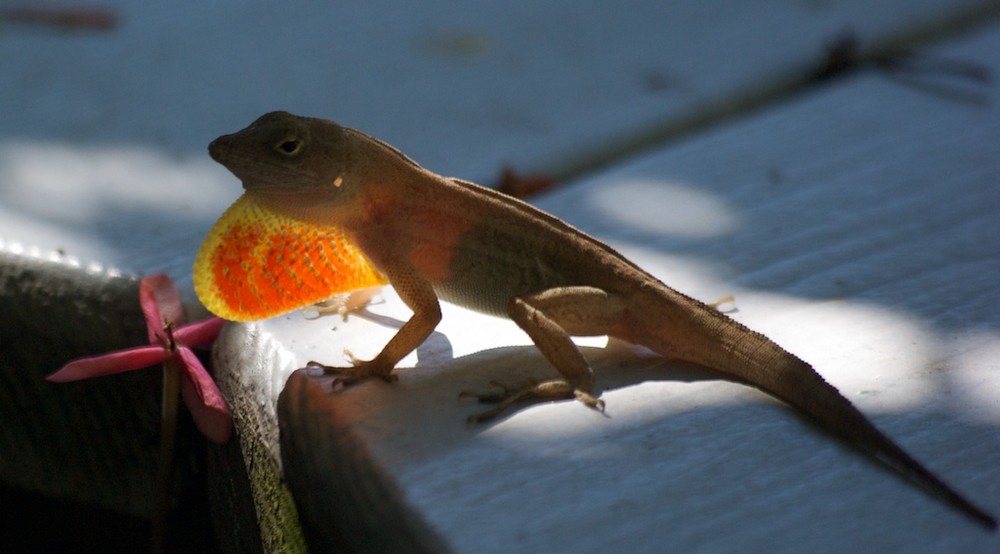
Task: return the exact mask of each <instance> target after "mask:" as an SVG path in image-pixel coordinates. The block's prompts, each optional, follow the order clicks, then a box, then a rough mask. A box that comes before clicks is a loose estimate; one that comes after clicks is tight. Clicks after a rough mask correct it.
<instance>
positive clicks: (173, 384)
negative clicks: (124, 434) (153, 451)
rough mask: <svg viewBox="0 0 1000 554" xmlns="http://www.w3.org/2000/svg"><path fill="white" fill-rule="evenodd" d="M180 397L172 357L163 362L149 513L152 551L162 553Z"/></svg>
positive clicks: (177, 377) (165, 534)
mask: <svg viewBox="0 0 1000 554" xmlns="http://www.w3.org/2000/svg"><path fill="white" fill-rule="evenodd" d="M179 398H180V371H178V369H177V364H175V363H174V360H173V359H172V358H168V359H167V360H166V361H164V362H163V400H162V405H163V409H162V416H161V420H160V455H159V467H158V469H157V472H156V496H155V504H154V507H153V514H152V526H153V532H152V545H151V546H152V548H151V550H152V552H165V551H166V540H167V516H168V515H169V514H170V505H171V502H170V501H171V494H170V493H171V489H172V487H171V484H172V483H173V473H174V472H173V469H174V443H175V441H176V437H177V404H178V401H179Z"/></svg>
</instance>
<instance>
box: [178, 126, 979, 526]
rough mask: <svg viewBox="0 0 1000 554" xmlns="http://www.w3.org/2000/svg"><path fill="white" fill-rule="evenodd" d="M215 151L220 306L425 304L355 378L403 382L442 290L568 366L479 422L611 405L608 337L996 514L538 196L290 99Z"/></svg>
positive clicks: (279, 308) (710, 310)
mask: <svg viewBox="0 0 1000 554" xmlns="http://www.w3.org/2000/svg"><path fill="white" fill-rule="evenodd" d="M208 150H209V155H210V156H211V157H212V158H213V159H214V160H215V161H217V162H219V163H220V164H222V165H223V166H225V167H226V168H227V169H229V170H230V171H231V172H232V173H233V174H234V175H235V176H236V177H237V178H239V179H240V180H241V181H242V184H243V188H244V193H243V194H242V196H240V197H239V199H237V200H236V201H235V202H234V204H233V205H232V206H231V207H230V208H229V209H228V210H227V211H226V212H225V213H224V214H223V215H222V216H221V218H220V219H219V221H218V222H217V223H216V224H215V226H214V227H213V228H212V229H211V230H210V231H209V233H208V235H207V236H206V238H205V240H204V242H203V243H202V246H201V248H200V249H199V251H198V254H197V256H196V259H195V264H194V268H193V274H194V286H195V292H196V294H197V296H198V297H199V299H200V300H201V301H202V303H203V304H204V305H205V307H206V308H208V310H210V311H211V312H213V313H215V314H216V315H218V316H220V317H222V318H225V319H228V320H232V321H252V320H258V319H264V318H267V317H271V316H275V315H278V314H281V313H285V312H288V311H291V310H294V309H298V308H301V307H304V306H307V305H309V304H312V303H316V302H319V301H322V300H324V299H326V298H328V297H330V296H332V295H333V294H335V293H342V292H346V291H351V290H356V289H363V288H366V287H371V286H377V285H381V284H386V283H388V284H391V285H392V287H393V288H394V289H395V291H396V292H397V294H398V295H399V297H400V298H401V299H402V301H403V302H404V303H405V304H406V306H407V307H408V308H409V309H410V310H411V311H412V312H413V314H412V316H411V317H410V319H409V320H407V321H406V322H405V323H404V324H403V325H402V326H401V327H400V328H399V330H398V331H397V332H396V333H395V335H394V336H393V337H392V338H391V339H390V340H389V341H388V343H386V345H385V346H384V347H383V349H382V350H381V352H379V354H377V355H376V356H375V357H374V358H372V359H370V360H359V359H356V358H354V357H353V356H349V359H350V362H351V365H350V366H349V367H340V368H334V367H330V366H322V367H324V369H325V370H326V371H328V372H332V373H336V374H338V375H339V376H341V378H343V379H344V380H345V381H352V380H358V379H364V378H369V377H380V378H382V379H385V380H387V381H391V380H393V378H394V373H393V371H394V369H395V368H396V364H397V363H398V362H399V361H400V360H401V359H402V358H403V357H404V356H406V355H407V354H409V353H410V352H412V351H413V350H415V349H416V348H417V347H418V346H419V345H420V344H421V343H423V341H424V340H425V339H427V337H428V336H429V335H430V334H431V332H432V331H433V330H434V329H435V327H436V326H437V324H438V322H439V321H440V320H441V308H440V303H439V302H440V300H444V301H447V302H451V303H454V304H457V305H459V306H463V307H466V308H470V309H472V310H476V311H479V312H483V313H486V314H491V315H496V316H500V317H507V318H509V319H511V320H513V322H514V323H516V324H517V325H518V326H519V327H520V328H521V329H523V330H524V331H525V332H526V333H527V335H528V336H529V337H530V338H531V340H532V341H533V342H534V344H535V345H536V346H537V347H538V349H539V350H540V351H541V353H542V354H543V356H544V357H545V358H546V359H547V360H548V361H549V362H550V363H551V365H552V366H553V367H554V368H555V369H556V370H557V371H558V373H559V377H558V378H553V379H548V380H544V381H541V382H536V383H532V384H529V385H528V386H526V387H524V388H520V389H515V390H511V391H506V390H505V391H503V392H499V393H495V394H486V395H482V396H480V400H483V401H484V402H492V403H495V407H494V408H493V409H492V410H489V411H487V412H484V413H482V414H479V415H476V416H472V418H471V419H472V420H473V421H484V420H486V419H489V418H491V417H494V416H496V415H498V414H499V413H501V412H502V411H504V410H506V409H507V408H509V407H510V406H511V405H513V404H515V403H519V402H526V401H544V400H556V399H574V398H575V399H576V400H578V401H580V402H582V403H583V404H585V405H586V406H589V407H591V408H594V409H597V410H601V411H603V410H604V401H603V400H601V399H600V398H599V397H597V396H595V392H594V375H593V372H592V370H591V368H590V366H589V365H588V362H587V361H586V359H585V358H584V356H583V355H582V353H581V351H580V350H579V349H578V348H577V347H576V345H575V344H574V343H573V342H572V340H571V337H572V336H609V337H613V338H616V339H621V340H624V341H627V342H629V343H633V344H637V345H641V346H644V347H646V348H649V349H651V350H652V351H654V352H655V353H657V354H659V355H661V356H663V357H665V358H668V359H672V360H679V361H684V362H689V363H694V364H698V365H701V366H705V367H708V368H711V369H713V370H716V371H720V372H722V373H724V374H726V375H729V376H731V377H733V378H735V379H736V380H738V381H741V382H743V383H746V384H750V385H752V386H754V387H756V388H758V389H760V390H762V391H764V392H766V393H768V394H770V395H772V396H774V397H776V398H778V399H780V400H782V401H783V402H785V403H787V404H789V405H790V406H792V407H793V408H795V409H797V410H798V411H799V412H801V413H802V414H804V415H805V416H807V417H808V418H809V419H811V420H813V421H814V422H815V423H816V424H818V425H819V426H820V427H821V428H823V429H825V430H827V431H828V432H830V433H831V434H833V435H835V436H837V437H839V438H840V439H841V440H843V441H844V442H845V443H847V444H848V445H850V446H853V447H855V448H856V449H859V450H861V451H862V452H865V453H867V454H868V455H870V456H871V457H873V458H874V459H875V460H877V461H879V462H881V463H882V464H884V465H885V466H887V467H888V468H889V469H891V470H893V471H895V472H896V473H897V474H899V475H900V476H901V477H904V478H906V479H908V480H909V481H911V482H912V483H913V484H915V485H917V486H918V487H919V488H921V489H923V490H924V491H925V492H927V493H928V494H930V495H931V496H933V497H936V498H938V499H939V500H941V501H943V502H944V503H946V504H947V505H950V506H951V507H952V508H954V509H957V510H958V511H959V512H961V513H963V514H965V515H966V516H968V517H969V518H971V519H972V520H973V521H975V522H977V523H979V524H980V525H982V526H984V527H985V528H987V529H991V530H995V529H996V528H997V520H996V518H995V517H994V516H993V515H991V514H989V513H987V512H986V511H985V510H984V509H982V508H980V507H979V506H977V505H975V504H973V503H972V502H971V501H970V500H967V499H966V498H965V497H964V496H962V495H961V494H960V493H958V492H956V491H955V490H954V489H953V488H951V487H950V486H949V485H948V484H946V483H945V482H944V481H943V480H941V479H940V478H939V477H937V476H936V475H935V474H934V473H932V472H931V471H930V470H928V469H926V468H925V467H924V466H923V465H922V464H921V463H919V462H918V461H917V460H916V459H914V458H913V457H912V456H910V455H909V454H908V453H907V452H906V451H904V450H903V449H902V448H901V447H899V446H897V445H896V443H895V442H893V441H892V440H891V439H890V438H888V437H887V436H886V435H885V434H883V433H882V432H881V431H879V430H878V429H877V428H876V427H875V426H874V424H872V423H871V422H870V421H869V419H868V418H867V417H865V416H864V415H863V414H862V413H861V412H860V411H859V410H858V409H857V408H856V407H855V406H854V405H853V404H852V403H851V402H850V401H849V400H848V399H847V398H845V397H844V396H843V395H842V394H841V393H840V392H839V391H838V390H837V389H836V388H835V387H833V386H832V385H830V384H828V383H827V381H826V380H824V379H823V377H822V376H820V375H819V373H817V372H816V371H815V370H814V369H813V368H812V366H810V365H809V364H808V363H806V362H804V361H802V360H801V359H799V358H798V357H796V356H795V355H793V354H791V353H789V352H788V351H786V350H785V349H783V348H782V347H781V346H779V345H778V344H776V343H775V342H773V341H772V340H770V339H769V338H767V337H766V336H764V335H763V334H761V333H757V332H755V331H752V330H750V329H749V328H747V327H746V326H744V325H743V324H741V323H739V322H737V321H736V320H734V319H732V318H730V317H728V316H727V315H725V314H723V313H722V312H720V311H719V310H718V309H715V307H713V306H710V305H707V304H704V303H702V302H700V301H698V300H695V299H693V298H691V297H689V296H686V295H684V294H682V293H680V292H678V291H675V290H674V289H672V288H670V287H668V286H667V285H665V284H664V283H662V282H660V281H659V280H658V279H657V278H655V277H654V276H652V275H650V274H649V273H647V272H646V271H644V270H642V269H641V268H639V267H638V266H637V265H635V264H634V263H632V262H630V261H629V260H627V259H626V258H624V257H623V256H622V255H621V254H619V253H618V252H616V251H615V250H614V249H612V248H611V247H610V246H608V245H606V244H604V243H602V242H600V241H598V240H597V239H595V238H592V237H590V236H589V235H587V234H585V233H583V232H582V231H579V230H577V229H576V228H574V227H572V226H570V225H569V224H567V223H565V222H563V221H562V220H560V219H558V218H556V217H555V216H552V215H549V214H548V213H545V212H543V211H541V210H539V209H537V208H535V207H533V206H531V205H530V204H528V203H526V202H523V201H521V200H517V199H514V198H512V197H509V196H506V195H504V194H502V193H500V192H497V191H495V190H492V189H489V188H486V187H482V186H480V185H476V184H474V183H470V182H466V181H463V180H459V179H455V178H449V177H443V176H440V175H438V174H436V173H434V172H432V171H430V170H427V169H425V168H423V167H422V166H420V165H419V164H417V162H415V161H413V160H412V159H410V158H409V157H407V156H406V155H405V154H403V153H401V152H400V151H399V150H397V149H396V148H394V147H392V146H390V145H388V144H386V143H385V142H383V141H380V140H378V139H376V138H374V137H370V136H368V135H366V134H364V133H362V132H360V131H357V130H355V129H351V128H349V127H343V126H341V125H338V124H337V123H334V122H332V121H328V120H324V119H319V118H307V117H300V116H296V115H292V114H290V113H287V112H271V113H268V114H265V115H263V116H261V117H260V118H258V119H257V120H256V121H254V122H253V123H252V124H251V125H249V126H248V127H246V128H245V129H243V130H241V131H238V132H236V133H233V134H229V135H223V136H221V137H219V138H217V139H216V140H214V141H213V142H212V143H211V144H210V145H209V148H208ZM314 363H315V362H310V364H314ZM316 365H321V364H316Z"/></svg>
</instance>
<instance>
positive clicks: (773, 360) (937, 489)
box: [635, 291, 997, 530]
mask: <svg viewBox="0 0 1000 554" xmlns="http://www.w3.org/2000/svg"><path fill="white" fill-rule="evenodd" d="M670 292H671V293H673V294H677V296H678V297H679V298H678V297H673V294H671V298H669V299H667V300H668V302H667V303H668V304H669V306H668V307H667V308H665V310H666V312H667V313H668V315H669V316H670V317H668V318H667V319H668V323H667V325H665V326H662V325H661V326H658V327H657V328H646V329H645V330H644V332H642V333H641V334H642V335H645V336H643V337H641V338H640V337H635V338H636V339H638V340H637V342H639V343H641V344H643V345H645V346H647V347H649V348H651V349H653V350H654V351H656V352H658V353H659V354H661V355H664V356H667V357H671V358H675V359H678V358H679V359H682V360H685V361H690V362H694V363H697V364H700V365H704V366H706V367H710V368H712V369H716V370H718V371H722V372H724V373H727V374H729V375H732V376H734V377H736V378H738V379H740V380H742V381H745V382H747V383H749V384H751V385H753V386H755V387H757V388H759V389H761V390H763V391H764V392H767V393H769V394H771V395H773V396H775V397H777V398H779V399H781V400H783V401H784V402H786V403H788V404H790V405H792V406H794V407H795V408H797V409H798V410H799V411H800V412H802V413H804V414H806V415H807V416H809V417H810V418H811V419H813V420H814V421H815V422H817V423H818V424H819V425H820V426H821V427H822V428H824V429H826V430H827V431H829V432H831V433H833V434H834V435H837V436H839V437H840V438H841V439H843V440H844V441H846V442H847V443H848V444H850V445H852V446H854V447H856V448H858V449H860V450H863V451H864V452H867V453H868V454H870V455H871V456H873V457H874V458H875V459H877V460H879V461H880V462H882V463H883V464H885V465H886V466H888V467H889V468H891V469H893V470H894V471H896V472H897V473H898V474H899V475H901V476H903V477H905V478H906V479H908V480H909V481H911V482H912V483H914V484H916V485H917V486H919V487H920V488H922V489H923V490H924V491H926V492H927V493H928V494H930V495H931V496H933V497H936V498H938V499H940V500H942V501H943V502H945V503H947V504H949V505H951V506H952V507H954V508H955V509H957V510H959V511H961V512H962V513H964V514H966V515H967V516H969V517H970V518H972V519H973V520H975V521H976V522H977V523H979V524H980V525H983V526H984V527H986V528H988V529H991V530H995V529H996V528H997V520H996V518H995V517H994V516H992V515H990V514H989V513H987V512H986V511H985V510H983V509H982V508H979V507H978V506H976V505H975V504H973V503H972V502H970V501H969V500H967V499H966V498H965V497H963V496H962V495H961V494H959V493H958V492H956V491H955V490H954V489H952V488H951V487H950V486H948V485H947V484H946V483H945V482H944V481H942V480H941V479H939V478H938V477H937V476H935V475H934V474H933V473H931V472H930V471H929V470H928V469H926V468H925V467H924V466H923V465H921V464H920V462H918V461H916V460H915V459H913V457H912V456H910V455H909V454H907V453H906V452H905V451H904V450H903V449H902V448H900V447H899V446H897V445H896V444H895V443H894V442H893V441H892V440H891V439H889V438H888V437H887V436H885V435H884V434H883V433H882V432H881V431H879V430H878V429H876V428H875V426H874V425H873V424H872V423H871V422H870V421H869V420H868V418H866V417H865V416H864V415H863V414H862V413H861V412H860V411H858V409H857V408H855V407H854V405H853V404H851V402H850V401H849V400H847V399H846V398H844V396H843V395H841V394H840V392H839V391H838V390H837V389H836V388H834V387H833V386H832V385H830V384H829V383H827V382H826V381H825V380H823V377H821V376H820V375H819V374H818V373H816V371H815V370H814V369H813V368H812V366H810V365H809V364H807V363H806V362H804V361H802V360H800V359H799V358H797V357H795V356H794V355H792V354H790V353H788V352H787V351H785V350H784V349H783V348H781V347H780V346H778V345H777V344H775V343H774V341H772V340H770V339H768V338H767V337H765V336H764V335H762V334H760V333H757V332H755V331H752V330H750V329H748V328H746V327H744V326H743V325H741V324H740V323H738V322H736V321H734V320H732V319H730V318H729V317H727V316H725V315H723V314H721V313H719V312H718V311H717V310H714V309H712V308H710V307H707V306H705V305H704V304H701V303H700V302H697V301H695V300H691V299H689V298H687V297H684V296H683V295H680V294H679V293H675V292H674V291H670ZM651 304H658V305H659V306H660V308H661V310H663V309H664V308H663V303H662V302H655V301H654V302H651ZM647 306H649V304H647ZM658 311H660V310H658ZM663 313H664V312H663V311H660V314H661V317H659V318H656V319H655V320H658V321H660V322H662V321H664V319H663V317H662V315H663ZM653 320H654V319H652V318H650V319H647V321H653Z"/></svg>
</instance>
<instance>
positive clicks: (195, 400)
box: [46, 275, 233, 444]
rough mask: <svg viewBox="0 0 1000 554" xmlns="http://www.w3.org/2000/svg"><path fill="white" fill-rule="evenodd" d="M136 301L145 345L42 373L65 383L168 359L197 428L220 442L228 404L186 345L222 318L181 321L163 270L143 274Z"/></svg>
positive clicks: (228, 422)
mask: <svg viewBox="0 0 1000 554" xmlns="http://www.w3.org/2000/svg"><path fill="white" fill-rule="evenodd" d="M139 304H140V306H142V313H143V314H144V315H145V316H146V326H147V329H148V331H149V342H150V346H137V347H134V348H127V349H125V350H118V351H115V352H110V353H108V354H103V355H100V356H92V357H88V358H80V359H78V360H73V361H72V362H70V363H68V364H66V365H65V366H63V367H62V369H60V370H59V371H57V372H55V373H53V374H52V375H49V376H48V377H47V378H46V379H47V380H48V381H51V382H54V383H65V382H69V381H79V380H81V379H89V378H91V377H101V376H104V375H113V374H115V373H123V372H126V371H133V370H136V369H142V368H144V367H149V366H151V365H154V364H158V363H163V362H167V361H172V362H173V363H174V364H175V365H176V366H177V368H178V369H179V371H180V373H181V396H182V398H183V399H184V404H186V405H187V407H188V410H190V411H191V416H192V417H193V418H194V422H195V425H196V426H197V427H198V430H199V431H201V433H202V434H203V435H205V436H206V437H208V439H209V440H211V441H212V442H214V443H216V444H225V443H226V442H228V441H229V437H230V436H231V435H232V431H233V423H232V417H231V416H230V414H229V406H227V405H226V400H225V398H223V397H222V393H221V392H220V391H219V387H218V386H216V384H215V381H213V380H212V377H211V376H210V375H209V374H208V372H207V371H205V367H204V366H202V365H201V362H200V361H199V360H198V357H197V356H195V354H194V352H192V351H191V347H196V346H204V345H207V344H211V343H212V342H213V341H214V340H215V338H216V337H217V336H219V331H221V330H222V326H223V325H224V324H225V323H226V321H225V320H224V319H221V318H218V317H212V318H209V319H205V320H202V321H199V322H197V323H191V324H189V325H183V322H184V309H183V307H182V306H181V295H180V292H178V290H177V288H176V287H175V286H174V284H173V282H172V281H171V280H170V277H167V276H166V275H153V276H151V277H145V278H143V279H142V281H140V282H139Z"/></svg>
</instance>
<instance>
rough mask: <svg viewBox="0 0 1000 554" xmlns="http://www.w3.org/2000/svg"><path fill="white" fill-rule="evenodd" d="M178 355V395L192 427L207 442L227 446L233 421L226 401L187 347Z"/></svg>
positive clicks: (180, 349) (180, 350) (178, 350)
mask: <svg viewBox="0 0 1000 554" xmlns="http://www.w3.org/2000/svg"><path fill="white" fill-rule="evenodd" d="M177 354H178V357H179V361H180V363H179V364H178V365H179V366H180V368H181V395H182V396H183V398H184V404H186V405H187V407H188V410H190V411H191V417H193V418H194V424H195V425H196V426H197V427H198V430H199V431H201V434H202V435H205V436H206V437H207V438H208V440H210V441H212V442H214V443H215V444H226V443H227V442H229V437H230V436H232V434H233V418H232V416H230V414H229V406H228V405H226V399H225V398H223V397H222V392H221V391H220V390H219V387H218V386H216V384H215V381H213V380H212V377H211V376H210V375H209V374H208V372H207V371H205V367H204V366H202V365H201V362H200V361H198V357H197V356H195V355H194V352H192V351H191V349H190V348H184V347H181V348H178V349H177Z"/></svg>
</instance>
